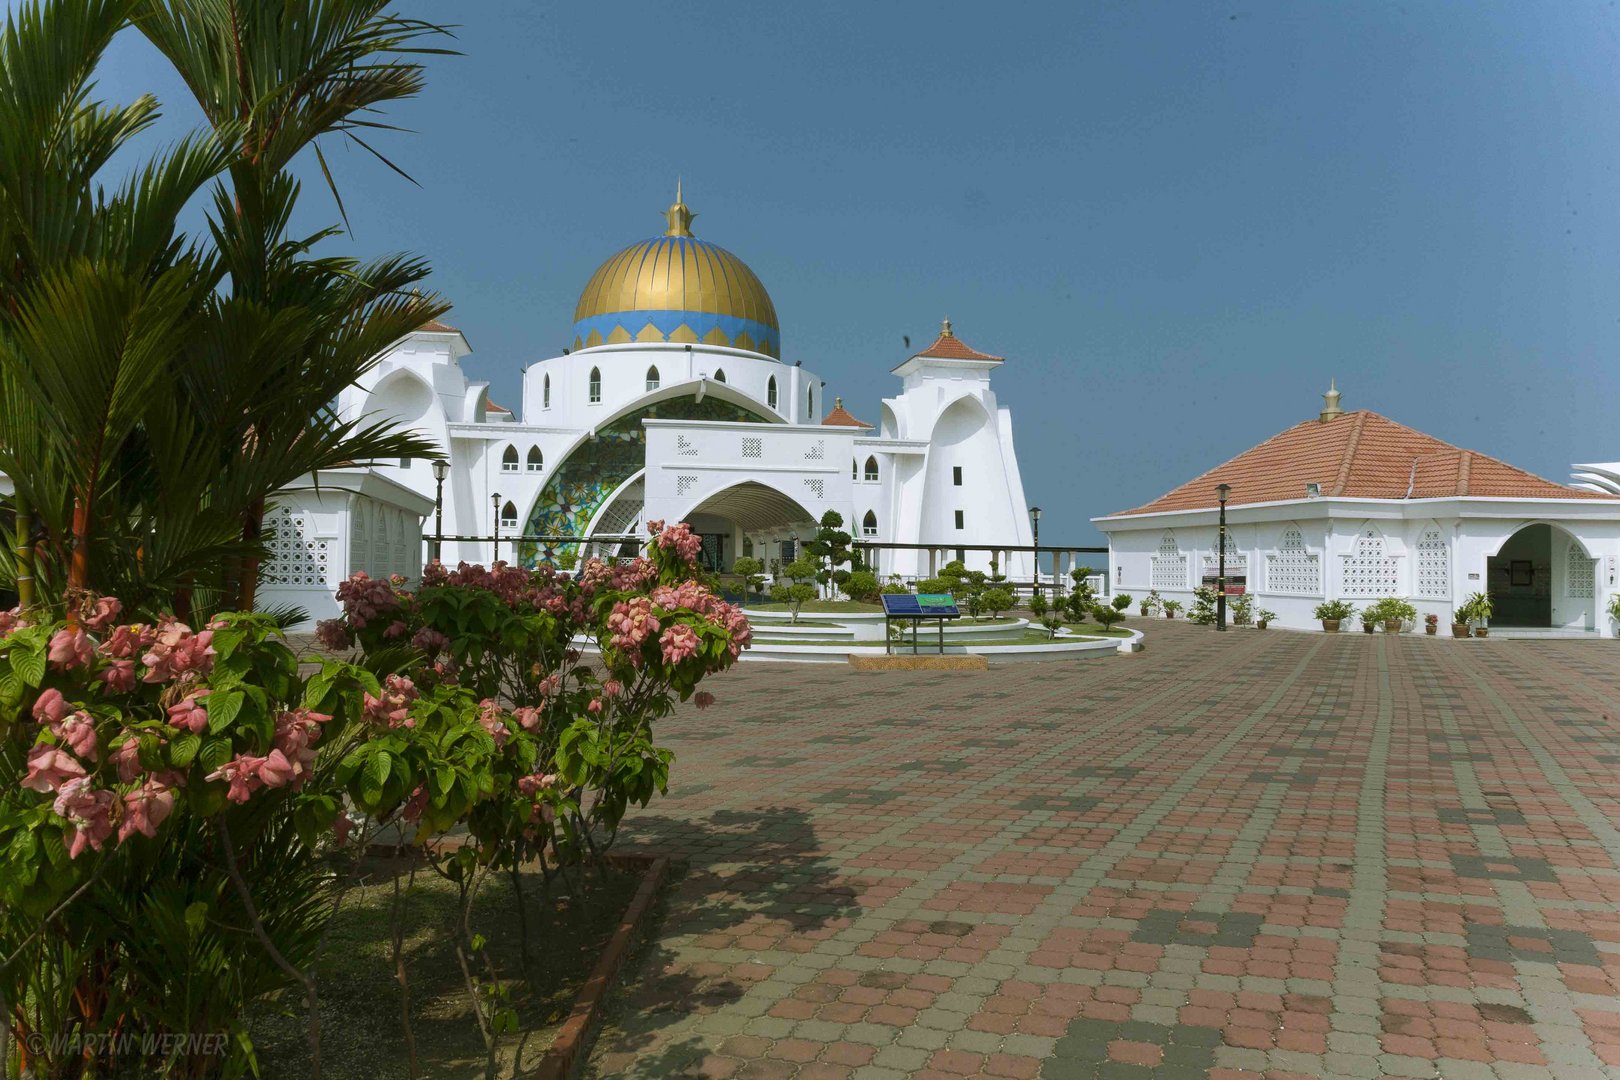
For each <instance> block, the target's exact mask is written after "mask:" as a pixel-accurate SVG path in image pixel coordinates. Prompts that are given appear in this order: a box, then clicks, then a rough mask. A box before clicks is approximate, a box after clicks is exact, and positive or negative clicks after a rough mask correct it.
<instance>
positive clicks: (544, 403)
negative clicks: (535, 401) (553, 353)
mask: <svg viewBox="0 0 1620 1080" xmlns="http://www.w3.org/2000/svg"><path fill="white" fill-rule="evenodd" d="M540 407H541V408H542V409H549V408H551V376H550V375H547V376H546V377H545V378H543V379H541V380H540Z"/></svg>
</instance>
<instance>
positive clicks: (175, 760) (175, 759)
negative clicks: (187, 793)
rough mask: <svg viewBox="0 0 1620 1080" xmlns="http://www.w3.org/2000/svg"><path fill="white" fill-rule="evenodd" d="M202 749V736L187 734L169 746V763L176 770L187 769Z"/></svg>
mask: <svg viewBox="0 0 1620 1080" xmlns="http://www.w3.org/2000/svg"><path fill="white" fill-rule="evenodd" d="M201 748H202V736H200V735H195V734H192V733H191V732H187V733H186V734H184V735H181V736H179V737H178V738H176V739H175V740H174V741H173V742H172V743H170V744H169V763H170V764H171V765H173V766H174V767H175V768H177V769H187V768H190V767H191V763H192V761H193V760H195V759H196V757H197V751H198V750H200V749H201Z"/></svg>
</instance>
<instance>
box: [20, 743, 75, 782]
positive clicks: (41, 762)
mask: <svg viewBox="0 0 1620 1080" xmlns="http://www.w3.org/2000/svg"><path fill="white" fill-rule="evenodd" d="M83 776H84V766H83V765H80V764H79V762H78V760H77V759H75V758H74V756H73V755H72V754H70V753H68V752H67V751H66V750H62V749H59V748H57V747H55V746H36V747H34V748H33V749H32V750H30V751H29V752H28V775H26V776H24V777H23V782H22V786H23V787H25V788H27V789H28V790H29V791H43V792H47V793H48V792H53V791H60V790H61V789H62V786H63V785H64V784H66V783H68V782H70V781H72V780H77V779H79V778H81V777H83Z"/></svg>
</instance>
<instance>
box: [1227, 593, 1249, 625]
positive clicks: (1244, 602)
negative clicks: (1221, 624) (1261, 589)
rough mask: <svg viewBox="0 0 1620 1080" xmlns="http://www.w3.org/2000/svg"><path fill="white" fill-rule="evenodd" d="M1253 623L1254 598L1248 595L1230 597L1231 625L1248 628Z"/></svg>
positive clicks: (1241, 594)
mask: <svg viewBox="0 0 1620 1080" xmlns="http://www.w3.org/2000/svg"><path fill="white" fill-rule="evenodd" d="M1252 622H1254V597H1252V596H1250V595H1249V594H1248V593H1239V594H1238V595H1236V596H1234V597H1232V623H1233V624H1234V625H1236V626H1248V625H1249V624H1250V623H1252Z"/></svg>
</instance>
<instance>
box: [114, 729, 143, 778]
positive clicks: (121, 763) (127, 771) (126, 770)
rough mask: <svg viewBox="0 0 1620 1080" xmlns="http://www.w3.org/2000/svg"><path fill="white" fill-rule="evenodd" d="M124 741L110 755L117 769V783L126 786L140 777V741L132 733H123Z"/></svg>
mask: <svg viewBox="0 0 1620 1080" xmlns="http://www.w3.org/2000/svg"><path fill="white" fill-rule="evenodd" d="M124 736H125V737H124V741H123V742H121V743H119V744H118V749H116V750H114V751H113V752H112V754H111V755H110V757H111V760H112V763H113V765H114V766H116V767H117V769H118V782H119V783H121V784H127V783H129V782H130V781H131V780H134V779H135V778H136V777H137V776H139V775H141V769H142V766H141V741H140V739H138V738H136V737H135V735H134V734H133V733H132V732H125V733H124Z"/></svg>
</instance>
